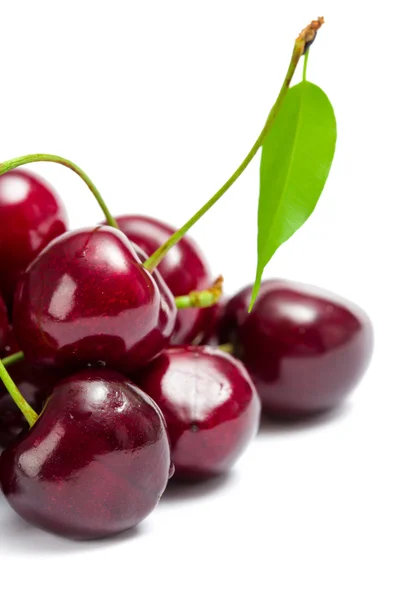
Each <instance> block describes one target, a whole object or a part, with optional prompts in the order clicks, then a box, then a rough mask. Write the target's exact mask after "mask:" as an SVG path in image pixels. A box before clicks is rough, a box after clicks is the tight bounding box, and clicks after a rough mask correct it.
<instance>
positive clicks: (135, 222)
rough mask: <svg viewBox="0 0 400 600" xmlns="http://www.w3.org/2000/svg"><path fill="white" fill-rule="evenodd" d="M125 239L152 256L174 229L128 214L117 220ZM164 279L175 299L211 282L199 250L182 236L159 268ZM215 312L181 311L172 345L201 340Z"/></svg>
mask: <svg viewBox="0 0 400 600" xmlns="http://www.w3.org/2000/svg"><path fill="white" fill-rule="evenodd" d="M117 222H118V225H119V226H120V228H121V230H122V231H123V232H124V233H125V234H126V235H127V237H128V238H129V239H130V240H132V242H135V244H137V245H138V246H140V248H142V250H144V252H145V253H146V254H147V255H148V256H151V254H153V252H155V251H156V250H157V248H159V246H161V245H162V244H164V242H166V241H167V240H168V239H169V238H170V237H171V235H172V234H173V233H175V229H173V228H172V227H170V226H169V225H166V224H165V223H162V222H161V221H158V220H156V219H152V218H150V217H143V216H139V215H127V216H124V217H118V218H117ZM158 270H159V272H160V273H161V275H162V277H163V279H164V280H165V282H166V284H167V285H168V287H169V289H170V290H171V292H172V293H173V295H174V296H184V295H186V294H188V293H189V292H191V291H193V290H202V289H205V288H207V287H208V286H209V285H211V283H212V277H211V273H210V271H209V268H208V265H207V263H206V260H205V258H204V256H203V255H202V253H201V252H200V250H199V248H198V247H197V246H196V244H195V243H194V241H193V240H192V239H191V238H189V237H187V236H185V237H184V238H183V239H182V240H181V241H180V242H179V243H178V244H176V246H174V247H173V248H172V249H171V250H170V251H169V252H168V254H167V255H166V257H165V258H164V259H163V260H162V262H161V263H160V265H159V266H158ZM213 314H214V309H213V307H212V310H211V309H198V308H188V309H184V310H180V311H179V312H178V316H177V319H176V325H175V332H174V335H173V338H172V343H173V344H188V343H192V342H194V341H196V343H199V342H201V341H202V340H203V338H204V336H205V335H206V334H207V332H208V325H209V320H210V318H212V316H213Z"/></svg>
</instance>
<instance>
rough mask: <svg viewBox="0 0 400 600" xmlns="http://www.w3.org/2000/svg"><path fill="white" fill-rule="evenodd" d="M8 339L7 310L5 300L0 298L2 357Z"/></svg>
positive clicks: (0, 345) (0, 343)
mask: <svg viewBox="0 0 400 600" xmlns="http://www.w3.org/2000/svg"><path fill="white" fill-rule="evenodd" d="M7 338H8V317H7V309H6V306H5V304H4V302H3V298H2V297H1V296H0V356H1V352H2V351H3V350H4V348H5V346H6V344H7Z"/></svg>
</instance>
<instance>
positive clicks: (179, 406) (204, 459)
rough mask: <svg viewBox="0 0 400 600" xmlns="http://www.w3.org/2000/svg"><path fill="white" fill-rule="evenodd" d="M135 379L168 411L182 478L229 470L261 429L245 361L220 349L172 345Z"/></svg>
mask: <svg viewBox="0 0 400 600" xmlns="http://www.w3.org/2000/svg"><path fill="white" fill-rule="evenodd" d="M135 380H136V381H137V383H138V385H139V386H140V387H141V389H143V390H144V391H145V392H147V393H148V394H149V395H150V396H151V397H152V398H153V400H154V401H155V402H156V403H157V404H158V406H159V407H160V408H161V410H162V412H163V414H164V417H165V420H166V422H167V427H168V433H169V436H170V440H171V449H172V460H173V463H174V465H175V477H177V478H185V479H197V478H204V477H210V476H212V475H218V474H221V473H224V472H226V471H227V470H228V469H230V468H231V467H232V465H233V464H234V463H235V461H236V460H237V459H238V457H239V456H240V455H241V454H242V453H243V452H244V450H245V448H246V447H247V445H248V443H249V442H250V440H251V439H252V438H253V437H254V435H255V434H256V432H257V430H258V425H259V418H260V412H261V407H260V400H259V398H258V395H257V392H256V390H255V388H254V386H253V384H252V382H251V380H250V378H249V376H248V374H247V372H246V369H245V368H244V367H243V365H242V364H241V363H240V362H239V361H238V360H236V359H234V358H233V357H231V356H229V355H228V354H225V353H223V352H221V351H220V350H217V349H214V348H208V347H205V346H202V347H198V346H181V347H179V346H178V347H174V348H168V349H167V350H164V352H163V353H162V354H161V355H160V356H159V357H158V358H156V359H155V360H154V361H152V362H151V363H150V365H148V366H147V367H146V368H145V369H144V370H143V371H141V372H140V373H138V374H137V375H136V376H135Z"/></svg>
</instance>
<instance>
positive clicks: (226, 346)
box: [218, 344, 233, 354]
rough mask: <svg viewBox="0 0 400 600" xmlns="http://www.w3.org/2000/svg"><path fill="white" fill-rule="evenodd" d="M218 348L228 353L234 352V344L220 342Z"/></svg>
mask: <svg viewBox="0 0 400 600" xmlns="http://www.w3.org/2000/svg"><path fill="white" fill-rule="evenodd" d="M218 350H221V352H226V353H227V354H233V344H220V345H219V346H218Z"/></svg>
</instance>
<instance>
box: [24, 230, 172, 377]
mask: <svg viewBox="0 0 400 600" xmlns="http://www.w3.org/2000/svg"><path fill="white" fill-rule="evenodd" d="M158 281H160V280H158ZM160 285H161V283H160ZM13 312H14V330H15V334H16V337H17V340H18V342H19V345H20V347H21V350H22V351H23V352H24V354H25V357H26V358H27V360H28V361H30V362H32V363H34V364H38V365H43V366H46V365H47V366H60V367H62V366H64V365H66V366H67V365H70V366H72V367H85V366H108V367H110V368H115V369H117V370H118V371H122V372H131V371H132V370H133V369H136V368H138V367H139V366H141V365H143V364H145V363H146V362H148V361H149V360H150V359H151V358H153V357H154V356H156V355H157V354H158V353H159V352H161V350H162V349H163V348H164V347H165V346H167V344H168V341H169V339H170V337H171V335H172V332H173V328H174V324H175V318H176V307H175V301H174V298H173V296H172V295H171V293H170V292H169V290H168V288H167V287H166V286H164V288H163V289H162V292H160V288H159V286H158V285H157V283H156V281H155V279H154V278H153V276H152V275H151V274H150V273H149V272H148V271H147V270H146V269H145V268H144V267H143V266H142V264H141V262H140V259H139V257H138V256H137V254H136V252H135V250H134V248H133V246H132V244H131V242H130V241H129V240H128V239H127V238H126V236H125V235H124V234H123V233H121V232H120V231H118V230H116V229H114V228H111V227H108V226H98V227H97V228H95V229H92V228H84V229H81V230H79V231H73V232H68V233H65V234H63V235H62V236H60V237H58V238H57V239H55V240H53V242H51V243H50V244H49V245H48V246H47V247H46V248H45V249H44V250H43V251H42V252H41V254H40V255H39V256H38V257H37V258H36V259H35V260H34V261H33V263H31V264H30V266H29V267H28V269H27V270H26V272H25V273H24V275H23V276H22V277H21V279H20V282H19V285H18V288H17V291H16V294H15V302H14V309H13Z"/></svg>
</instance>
